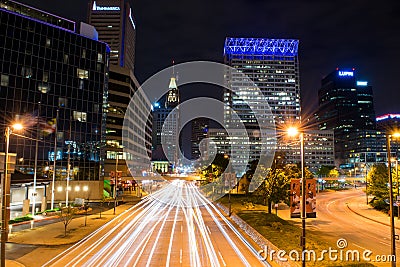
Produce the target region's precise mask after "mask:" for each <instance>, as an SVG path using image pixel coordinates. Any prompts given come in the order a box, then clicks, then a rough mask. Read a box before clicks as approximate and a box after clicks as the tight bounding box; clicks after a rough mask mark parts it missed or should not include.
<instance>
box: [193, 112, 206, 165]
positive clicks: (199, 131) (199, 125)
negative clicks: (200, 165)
mask: <svg viewBox="0 0 400 267" xmlns="http://www.w3.org/2000/svg"><path fill="white" fill-rule="evenodd" d="M209 124H210V120H209V119H208V118H196V119H194V120H192V136H191V140H190V141H191V154H192V155H191V156H192V160H195V159H198V158H200V156H201V154H200V142H201V140H203V139H204V138H207V133H208V129H209Z"/></svg>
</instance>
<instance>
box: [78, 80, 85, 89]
mask: <svg viewBox="0 0 400 267" xmlns="http://www.w3.org/2000/svg"><path fill="white" fill-rule="evenodd" d="M84 87H85V84H84V82H83V80H79V89H83V88H84Z"/></svg>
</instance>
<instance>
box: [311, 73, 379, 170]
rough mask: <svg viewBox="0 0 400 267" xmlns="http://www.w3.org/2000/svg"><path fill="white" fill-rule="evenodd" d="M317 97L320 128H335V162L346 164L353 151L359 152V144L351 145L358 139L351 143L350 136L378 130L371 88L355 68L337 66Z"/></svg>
mask: <svg viewBox="0 0 400 267" xmlns="http://www.w3.org/2000/svg"><path fill="white" fill-rule="evenodd" d="M318 98H319V106H318V111H317V120H318V124H319V129H321V130H333V131H334V133H335V160H336V165H339V164H343V163H345V162H346V161H347V159H348V158H349V154H350V153H354V152H356V153H357V152H360V150H359V149H360V147H359V146H354V147H353V146H351V144H356V143H357V142H359V141H357V140H353V142H348V141H349V138H353V137H354V138H356V137H357V136H358V135H357V134H356V133H357V132H359V131H364V130H375V129H376V123H375V109H374V105H373V93H372V87H371V86H369V85H368V82H366V81H359V80H357V73H356V70H355V69H354V68H352V69H339V68H337V69H336V70H335V71H333V72H331V73H330V74H329V75H327V76H326V77H325V78H324V79H323V80H322V84H321V88H320V89H319V90H318Z"/></svg>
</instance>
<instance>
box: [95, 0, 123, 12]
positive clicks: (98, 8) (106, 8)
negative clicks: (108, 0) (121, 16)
mask: <svg viewBox="0 0 400 267" xmlns="http://www.w3.org/2000/svg"><path fill="white" fill-rule="evenodd" d="M92 10H96V11H119V10H121V8H120V7H119V6H98V5H96V1H93V8H92Z"/></svg>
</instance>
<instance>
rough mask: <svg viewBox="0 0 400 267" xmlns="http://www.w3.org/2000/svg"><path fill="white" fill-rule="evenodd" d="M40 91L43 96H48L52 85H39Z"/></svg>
mask: <svg viewBox="0 0 400 267" xmlns="http://www.w3.org/2000/svg"><path fill="white" fill-rule="evenodd" d="M38 90H39V91H40V92H42V93H43V94H46V93H48V92H49V91H50V85H49V84H47V83H39V84H38Z"/></svg>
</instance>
